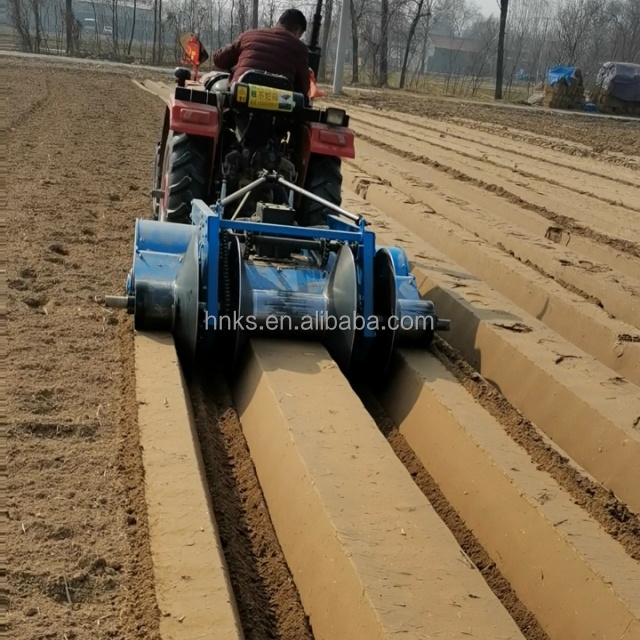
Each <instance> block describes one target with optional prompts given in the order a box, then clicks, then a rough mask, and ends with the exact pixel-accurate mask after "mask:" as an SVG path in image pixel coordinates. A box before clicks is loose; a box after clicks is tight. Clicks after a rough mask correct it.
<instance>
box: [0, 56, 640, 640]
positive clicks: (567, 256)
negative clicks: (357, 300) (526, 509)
mask: <svg viewBox="0 0 640 640" xmlns="http://www.w3.org/2000/svg"><path fill="white" fill-rule="evenodd" d="M6 77H7V86H8V87H9V90H8V92H7V97H6V104H7V113H8V135H7V137H6V140H7V158H8V159H9V160H8V162H7V200H8V208H7V239H8V242H7V256H8V259H7V269H6V281H7V287H8V289H7V291H8V303H7V330H6V332H7V341H8V354H7V392H8V402H7V407H8V417H9V420H8V423H9V439H8V455H7V463H8V478H9V480H8V489H9V491H8V493H9V496H8V505H7V510H8V538H7V540H8V547H7V548H8V568H9V569H8V583H9V590H10V608H9V619H8V627H7V631H8V633H9V637H11V638H15V639H16V640H27V639H29V640H45V639H47V640H85V639H86V640H89V639H90V640H103V639H107V638H118V639H123V640H124V639H126V640H129V639H136V638H139V639H141V640H143V639H144V640H147V639H148V640H152V639H154V638H159V634H158V619H159V615H160V613H159V611H158V609H157V605H156V601H155V594H154V584H153V572H152V563H151V556H150V549H149V541H148V530H147V521H146V509H145V497H144V472H143V468H142V457H141V451H140V445H139V440H138V427H137V422H136V409H137V401H136V395H135V379H134V368H133V330H132V323H131V319H130V317H129V316H125V315H124V314H123V313H118V312H117V311H113V310H110V309H107V308H105V307H104V305H103V301H104V296H105V295H109V294H121V293H122V292H123V288H124V284H125V280H126V276H127V272H128V270H129V268H130V266H131V252H132V242H133V230H134V220H135V219H136V218H137V217H149V215H150V201H149V197H148V190H149V188H150V185H151V174H152V161H153V148H154V143H155V140H156V137H157V135H158V132H159V127H160V125H161V119H162V103H161V102H160V100H159V99H158V98H157V97H154V96H153V95H151V94H149V93H147V92H144V91H142V90H140V89H139V88H137V87H136V86H135V85H134V84H133V82H131V79H132V78H136V79H139V80H142V79H144V78H153V77H155V78H157V79H160V78H163V79H164V80H166V81H169V82H170V77H169V78H167V76H166V74H160V73H157V74H156V73H155V72H154V73H151V72H148V71H143V70H135V69H117V68H113V67H112V68H107V67H95V68H94V67H87V66H85V65H82V66H81V65H70V64H66V63H65V64H62V63H60V62H57V63H49V62H46V61H40V60H26V59H25V60H19V61H17V60H14V61H13V62H12V64H11V65H7V70H6ZM25 78H28V79H29V82H25ZM347 102H348V103H349V104H350V105H351V106H350V113H351V117H352V125H353V128H354V130H355V132H356V134H357V137H358V141H357V149H356V152H357V157H356V159H355V160H354V161H353V162H350V163H345V165H344V175H345V183H344V184H345V187H346V188H347V189H352V190H353V191H357V192H358V194H359V195H360V196H361V198H363V199H364V200H366V201H368V202H369V203H372V205H373V206H375V207H377V208H378V213H377V214H376V215H375V216H373V217H372V219H373V221H374V226H375V228H376V229H385V228H391V227H390V225H391V222H393V223H400V224H402V225H405V227H406V228H407V229H410V230H411V232H412V233H414V234H417V236H416V237H417V238H418V240H416V239H415V238H414V240H412V242H413V243H414V245H415V246H414V249H416V246H417V249H416V250H417V251H419V250H422V253H420V254H419V255H421V256H426V258H425V259H427V258H428V257H429V255H431V254H430V253H429V252H431V251H433V247H435V248H436V249H437V250H438V251H440V252H442V254H441V255H445V256H447V259H450V260H452V261H453V263H458V264H460V265H462V267H463V268H464V269H468V270H469V271H470V272H471V273H473V274H475V275H474V276H473V278H477V280H478V282H483V283H486V284H487V285H489V286H490V287H492V288H493V291H494V292H495V291H497V292H499V293H500V294H502V295H504V296H506V297H507V298H508V299H510V300H511V301H512V302H513V303H514V304H516V305H519V307H520V308H521V309H523V310H524V311H526V313H529V314H530V315H531V316H532V317H535V318H536V319H537V320H539V321H541V322H543V323H545V324H546V326H547V327H549V328H550V329H551V330H552V331H553V332H555V333H554V334H553V336H554V340H555V339H557V341H558V344H560V343H561V344H562V345H563V347H562V348H563V349H565V350H564V351H562V350H560V351H557V350H556V343H555V342H554V341H549V340H547V341H546V342H545V339H541V340H540V343H541V344H540V346H539V352H540V353H542V354H544V357H546V358H547V359H548V360H549V362H552V363H554V365H557V366H560V365H562V367H565V368H566V369H565V370H566V372H567V373H566V378H567V380H569V381H570V380H572V379H573V376H574V375H578V373H579V374H580V375H582V372H583V371H591V370H592V369H589V368H588V367H590V366H592V365H593V363H596V364H598V363H604V364H605V365H606V367H609V368H610V369H607V370H606V371H607V372H608V373H607V375H610V378H609V379H608V380H606V381H605V382H602V381H596V380H593V381H587V382H585V388H592V389H593V390H594V393H596V391H597V392H598V393H600V391H601V388H602V387H603V385H608V386H606V389H607V390H609V389H610V395H611V397H618V398H619V399H620V402H621V403H624V402H625V400H624V399H625V398H631V397H632V396H633V392H634V390H636V391H637V389H638V386H640V367H639V366H638V362H640V357H639V356H640V338H639V337H638V334H639V333H640V320H639V319H638V318H639V316H638V315H637V312H636V310H637V308H638V307H637V306H634V305H637V304H638V302H639V301H640V261H639V259H638V256H640V127H639V126H638V125H637V124H636V123H626V122H622V121H615V120H595V119H591V118H586V117H581V116H578V115H574V116H571V115H569V116H558V115H554V114H552V113H540V112H535V113H534V112H530V113H529V112H527V111H523V110H513V109H507V108H494V107H490V106H486V105H474V106H470V105H468V104H462V103H456V102H454V101H447V100H437V99H430V98H423V97H420V98H417V97H414V96H409V95H404V94H400V93H398V92H385V94H384V96H380V95H379V94H374V93H371V94H364V93H362V94H360V95H359V96H358V97H357V98H355V97H351V98H349V99H348V100H347ZM382 108H387V109H390V110H392V111H393V113H389V114H388V115H386V116H383V114H382V113H381V111H380V110H381V109H382ZM349 197H351V196H349ZM364 200H359V201H358V202H360V205H359V206H362V207H363V211H365V212H366V207H365V205H367V202H364ZM353 202H356V200H355V199H353ZM396 240H397V241H398V243H402V242H403V238H402V236H401V234H400V233H398V237H397V238H396ZM451 264H452V263H449V267H446V265H445V266H442V267H440V266H437V267H436V270H437V269H440V271H441V272H442V273H443V274H445V275H446V277H451V280H450V283H452V284H450V285H448V286H450V287H451V289H453V288H456V290H457V291H459V292H460V295H461V296H463V295H464V294H465V291H467V292H468V291H469V290H470V289H469V287H470V286H471V285H470V283H469V282H468V281H467V280H468V279H471V277H467V276H463V275H461V274H460V273H458V271H457V270H456V269H455V268H454V267H453V266H451ZM500 265H502V266H500ZM503 267H504V268H503ZM467 295H469V294H468V293H467ZM482 298H483V296H482V295H480V294H478V295H477V296H476V297H475V298H474V297H473V296H471V297H470V298H469V300H470V302H469V305H470V306H472V305H477V306H478V307H479V308H481V307H482V306H483V304H490V303H487V302H486V301H485V302H483V299H482ZM539 303H540V305H542V307H541V308H539V306H538V304H539ZM465 304H466V303H465ZM496 308H497V307H496ZM510 328H511V329H513V330H514V331H517V330H519V329H517V328H515V329H514V327H510ZM521 329H522V333H523V335H526V334H527V333H528V332H530V331H531V328H530V327H521ZM443 337H444V338H445V340H446V338H447V336H446V334H444V336H443ZM561 341H565V342H561ZM549 342H552V344H550V345H549V344H548V343H549ZM569 347H570V348H569ZM574 347H575V352H574V350H573V348H574ZM558 349H560V347H558ZM579 350H581V351H579ZM578 351H579V353H578ZM434 353H435V355H436V356H437V357H438V358H440V359H441V360H442V362H444V363H445V364H446V365H447V367H448V368H449V369H450V370H451V371H452V372H453V373H454V374H455V377H456V378H457V380H458V382H459V383H460V384H461V385H462V386H464V387H465V388H466V389H467V390H468V391H469V393H470V394H471V395H472V396H473V397H474V399H475V401H476V402H477V404H478V406H482V407H484V408H485V409H486V410H487V411H489V412H490V413H491V415H493V416H494V417H495V418H496V420H498V422H499V423H500V424H501V425H502V426H503V427H504V429H505V431H506V432H507V433H508V434H509V436H510V437H511V438H512V439H513V440H515V441H516V442H517V443H518V444H519V445H520V446H521V447H522V448H523V449H524V450H526V451H527V453H528V455H529V456H530V458H531V459H532V460H534V462H535V463H536V465H538V470H539V471H541V472H544V473H545V474H548V475H549V476H550V477H551V478H553V479H554V480H555V481H556V482H557V483H558V485H559V486H560V487H562V490H563V491H565V492H566V493H567V494H569V495H570V496H571V500H572V501H573V502H574V503H575V504H577V505H579V507H580V508H581V509H582V510H583V511H584V515H585V518H586V517H590V518H592V519H593V520H595V521H596V522H597V523H598V524H599V526H600V527H601V528H602V530H603V531H604V532H606V535H607V536H609V537H610V538H612V539H613V540H616V541H617V542H618V543H619V544H620V546H621V547H622V548H623V549H624V553H625V554H626V555H627V557H629V558H631V559H632V561H633V562H636V563H637V562H638V561H640V521H639V520H638V517H637V515H636V514H634V513H633V512H632V511H631V510H630V509H629V508H628V507H627V506H626V505H625V504H624V503H623V502H622V501H621V500H620V499H618V498H616V497H615V496H614V495H613V493H612V492H610V491H608V490H607V489H605V487H604V486H603V485H601V484H599V483H597V482H595V481H594V480H593V479H591V478H588V477H587V476H586V474H585V473H583V472H582V470H580V469H579V468H576V466H575V465H573V464H572V462H571V461H570V459H569V456H565V455H564V454H563V452H562V451H558V450H557V449H556V448H554V447H552V446H551V445H550V444H549V442H548V441H547V440H546V439H543V438H542V437H541V435H540V433H539V432H538V430H537V427H536V426H535V424H534V423H535V420H533V419H532V418H531V416H530V415H528V414H529V413H531V412H533V411H534V408H530V407H527V408H525V409H522V411H520V410H518V411H516V409H515V408H514V406H513V405H512V404H510V402H511V399H510V398H508V397H507V392H505V395H503V394H502V391H501V390H500V388H499V387H498V386H497V385H493V384H490V383H488V382H487V381H479V377H478V376H477V374H476V373H475V371H474V369H473V368H472V366H479V365H478V363H475V362H472V363H471V364H470V363H468V362H466V361H465V360H464V358H463V356H462V355H461V354H460V353H459V352H457V351H455V350H453V349H451V348H450V347H448V346H446V345H445V344H444V343H443V344H441V345H440V346H439V347H436V348H435V349H434ZM593 366H595V365H593ZM599 371H600V370H599ZM576 372H578V373H576ZM562 382H563V381H562V379H561V378H560V383H562ZM212 385H213V386H216V387H217V388H218V387H219V388H220V391H219V392H215V393H214V392H212V391H211V389H212ZM191 393H192V400H193V402H194V404H195V417H196V423H197V428H198V432H199V436H200V441H201V444H202V447H203V458H204V467H205V470H206V475H207V480H208V483H209V490H210V493H211V495H212V496H213V497H214V498H215V500H214V511H215V515H216V519H217V522H218V526H219V529H220V534H221V539H222V544H223V549H224V552H225V556H226V560H227V563H228V565H229V568H230V572H231V580H230V581H231V584H232V586H233V589H234V593H235V596H236V598H237V601H238V606H239V610H240V614H241V617H242V621H243V627H244V631H245V634H246V637H247V640H258V639H262V638H267V637H268V638H277V639H279V640H303V639H306V640H309V639H310V638H313V629H312V627H311V625H310V624H309V620H308V619H307V617H306V615H305V611H304V608H303V607H302V604H301V600H300V597H299V594H298V593H297V591H296V588H295V585H294V583H293V581H292V577H291V573H290V571H289V569H288V567H287V562H286V559H285V557H284V555H283V554H282V550H281V549H280V547H279V544H278V539H277V535H276V533H275V531H274V529H273V525H272V523H271V521H270V517H269V511H268V508H267V505H266V503H265V501H264V497H263V495H262V492H261V489H260V485H259V482H258V479H257V475H256V471H255V469H254V468H253V464H252V460H251V457H250V455H249V451H248V449H247V446H246V442H245V441H244V438H243V435H242V429H241V426H240V424H239V421H238V418H237V415H236V414H235V412H234V409H233V406H232V403H231V401H230V399H229V394H228V392H227V390H226V388H225V387H224V384H223V383H222V382H221V379H220V378H217V379H215V380H213V381H211V380H209V381H206V382H204V383H203V381H202V380H198V381H197V382H196V383H194V384H193V385H192V388H191ZM625 393H626V394H627V395H625ZM617 394H619V395H617ZM637 397H640V394H636V395H635V399H634V402H635V400H636V399H637ZM362 399H363V402H364V404H365V405H366V406H367V409H368V410H369V412H370V413H371V415H372V416H373V417H374V418H375V420H376V422H377V423H378V426H379V428H380V429H381V430H382V431H383V433H384V434H385V435H386V436H387V439H388V441H389V443H390V445H391V446H392V448H393V450H394V451H395V453H396V455H397V456H398V457H399V458H400V459H401V460H402V462H403V463H404V464H405V467H406V468H407V470H408V471H409V473H410V474H411V476H412V477H413V478H414V480H415V482H416V484H417V485H418V486H419V487H420V489H421V490H422V491H423V493H424V494H425V495H426V496H427V498H429V500H430V501H431V502H432V504H433V505H434V507H435V508H436V511H437V512H438V514H439V515H440V517H441V518H442V519H443V520H444V521H445V523H446V524H447V526H448V527H449V529H450V530H451V531H452V532H453V533H454V535H455V537H456V539H457V541H458V543H459V544H460V546H461V547H462V549H464V551H465V553H467V554H468V555H469V557H471V558H472V560H473V562H475V563H476V565H477V566H478V568H479V569H480V571H481V572H482V574H483V575H484V577H485V580H486V581H487V583H488V584H489V586H490V587H491V589H492V590H493V591H494V593H495V594H496V595H497V597H498V598H499V599H500V600H501V601H502V602H503V604H504V605H505V607H506V608H507V610H508V611H509V613H510V614H511V615H512V616H513V617H514V619H515V620H516V621H517V623H518V625H519V626H520V628H521V630H522V631H523V633H524V635H525V637H526V638H528V639H529V640H541V639H543V638H547V637H550V636H547V634H546V632H545V631H544V629H543V628H542V625H541V624H540V623H539V621H538V620H537V619H536V617H535V615H534V613H533V612H532V611H531V610H530V609H529V608H527V606H525V605H524V604H523V603H522V602H521V601H520V600H519V599H518V597H517V595H516V594H515V591H514V589H513V588H512V587H511V585H510V584H509V583H508V582H507V581H506V579H505V578H504V576H503V575H502V574H501V572H500V571H499V569H498V567H497V565H498V564H499V562H498V561H496V558H495V557H491V556H490V554H488V553H487V551H486V550H485V549H484V548H483V547H482V545H481V544H480V543H479V542H478V540H477V539H476V537H475V535H474V532H473V530H472V529H471V528H470V527H469V526H468V525H467V524H466V523H465V522H463V521H462V519H461V518H460V517H459V515H458V514H457V513H456V511H455V509H454V508H453V507H452V505H451V504H450V503H449V502H448V501H447V498H446V497H445V496H444V495H443V493H442V492H441V490H440V488H439V487H438V485H437V483H436V482H435V481H434V479H433V478H432V477H431V476H430V475H429V470H428V469H425V468H424V467H422V466H421V464H420V463H419V462H418V461H417V458H416V456H415V455H414V453H413V452H412V451H411V449H410V447H409V445H408V444H407V442H406V441H405V440H404V439H403V437H402V436H401V435H400V434H399V432H398V431H397V430H396V429H395V427H394V425H393V424H392V423H390V422H389V419H388V417H386V416H385V414H384V411H383V410H382V409H381V407H379V406H378V405H377V403H376V400H375V398H374V397H373V396H372V395H371V394H370V393H369V392H368V391H367V390H364V391H362ZM516 400H517V399H516ZM516 400H514V402H515V401H516ZM629 406H630V405H629ZM634 406H635V405H634ZM626 409H628V407H624V406H622V405H621V409H620V412H621V415H622V414H623V413H624V411H625V410H626ZM624 415H625V416H626V415H627V414H626V413H624ZM625 419H626V418H625ZM637 426H638V423H637V421H636V423H632V424H631V426H630V425H627V424H626V423H625V425H624V429H627V432H628V433H629V434H630V436H629V437H630V438H631V439H633V438H635V437H636V435H635V434H636V432H637ZM621 428H622V427H621ZM554 640H555V639H554Z"/></svg>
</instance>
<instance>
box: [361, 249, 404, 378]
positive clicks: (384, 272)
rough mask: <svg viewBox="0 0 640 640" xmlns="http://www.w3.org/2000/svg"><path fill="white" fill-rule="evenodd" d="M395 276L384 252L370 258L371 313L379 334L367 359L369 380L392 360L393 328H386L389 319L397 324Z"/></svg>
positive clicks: (384, 250) (379, 374)
mask: <svg viewBox="0 0 640 640" xmlns="http://www.w3.org/2000/svg"><path fill="white" fill-rule="evenodd" d="M397 300H398V295H397V289H396V273H395V268H394V266H393V260H392V259H391V255H390V254H389V252H388V251H387V250H386V249H379V250H378V251H377V252H376V255H375V258H374V259H373V313H374V315H376V316H377V317H378V331H377V334H376V337H375V338H374V339H373V344H372V346H371V350H370V352H369V354H368V358H367V361H368V362H367V367H366V374H367V376H368V377H370V378H376V377H378V376H382V375H383V374H384V373H385V372H386V370H387V368H388V366H389V362H390V361H391V354H392V353H393V347H394V343H395V335H396V332H395V325H392V326H389V319H390V318H392V317H393V318H394V321H395V322H397V321H398V318H397V315H398V314H397V308H398V306H397Z"/></svg>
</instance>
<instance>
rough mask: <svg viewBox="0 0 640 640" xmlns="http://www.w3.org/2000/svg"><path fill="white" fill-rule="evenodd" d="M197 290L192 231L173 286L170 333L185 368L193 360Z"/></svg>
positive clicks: (192, 363) (197, 275)
mask: <svg viewBox="0 0 640 640" xmlns="http://www.w3.org/2000/svg"><path fill="white" fill-rule="evenodd" d="M199 291H200V278H199V268H198V239H197V236H196V234H195V233H194V234H193V236H192V238H191V241H190V242H189V246H188V247H187V250H186V251H185V253H184V258H183V262H182V267H181V268H180V271H178V275H177V276H176V281H175V288H174V298H175V303H176V304H175V319H174V325H173V335H174V337H175V341H176V349H177V350H178V355H179V356H180V359H181V360H182V363H183V366H184V367H185V369H187V370H191V368H192V367H193V365H194V362H195V355H196V343H197V340H198V298H199Z"/></svg>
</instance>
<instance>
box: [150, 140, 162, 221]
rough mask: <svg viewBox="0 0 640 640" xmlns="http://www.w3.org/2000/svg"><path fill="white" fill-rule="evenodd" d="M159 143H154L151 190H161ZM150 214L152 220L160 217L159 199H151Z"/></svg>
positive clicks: (153, 197)
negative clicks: (154, 152)
mask: <svg viewBox="0 0 640 640" xmlns="http://www.w3.org/2000/svg"><path fill="white" fill-rule="evenodd" d="M160 145H161V143H160V142H156V155H155V157H154V159H153V189H161V188H162V165H161V163H160ZM151 212H152V214H153V219H154V220H157V219H158V216H159V215H160V198H157V197H155V196H152V197H151Z"/></svg>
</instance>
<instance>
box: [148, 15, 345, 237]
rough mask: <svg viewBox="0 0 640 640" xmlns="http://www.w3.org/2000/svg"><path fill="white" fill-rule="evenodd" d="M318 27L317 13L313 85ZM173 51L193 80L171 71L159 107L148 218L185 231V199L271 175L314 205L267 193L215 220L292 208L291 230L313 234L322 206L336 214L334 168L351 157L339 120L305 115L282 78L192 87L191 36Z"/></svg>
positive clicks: (211, 79) (210, 80)
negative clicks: (259, 206)
mask: <svg viewBox="0 0 640 640" xmlns="http://www.w3.org/2000/svg"><path fill="white" fill-rule="evenodd" d="M318 4H319V5H320V3H318ZM319 23H320V20H319V13H318V11H317V12H316V16H315V18H314V25H313V27H314V28H313V31H312V35H311V45H310V51H311V56H310V65H311V71H312V72H313V74H314V75H313V77H314V78H315V73H317V67H318V62H319V49H318V47H317V40H318V34H319ZM182 45H183V49H184V50H185V53H186V56H187V58H186V59H185V60H184V62H188V63H190V64H192V65H193V66H194V69H195V74H194V79H193V80H192V73H191V71H190V70H189V69H187V68H185V67H178V68H177V69H176V70H175V78H176V84H177V86H176V88H175V90H174V92H173V95H171V96H170V97H169V99H168V101H167V107H166V110H165V116H164V124H163V127H162V136H161V139H160V141H159V142H158V143H157V149H156V158H155V176H154V188H153V191H152V197H153V213H154V217H155V218H156V219H158V220H161V221H168V222H177V223H186V224H190V223H191V218H190V213H191V202H192V201H193V200H194V199H198V200H203V201H205V202H206V203H208V204H212V203H216V202H218V201H219V200H220V199H222V198H224V197H225V195H228V194H230V193H236V192H237V191H238V190H240V189H243V188H244V187H247V186H248V185H250V184H251V183H253V182H255V181H256V180H257V179H258V178H259V176H260V175H263V174H264V172H265V171H271V172H277V173H278V174H279V175H281V176H282V177H283V178H285V179H286V180H287V181H288V182H290V183H293V184H295V185H296V186H297V187H300V188H301V189H303V190H304V191H306V192H308V193H309V194H312V196H315V198H310V197H306V196H303V194H302V193H300V192H297V193H296V196H295V198H294V201H293V202H291V199H292V198H291V195H287V193H288V192H287V190H285V189H283V188H282V187H281V186H279V185H277V184H270V183H267V184H265V185H263V186H262V187H260V188H258V189H256V188H252V189H250V190H249V191H247V193H246V196H245V197H244V198H243V199H242V201H241V202H240V204H239V205H238V207H237V209H236V210H235V212H232V213H230V214H225V215H230V216H231V215H232V216H233V217H237V216H240V217H243V216H245V215H251V212H252V211H254V210H255V207H256V203H257V202H270V203H273V204H275V205H277V204H283V205H285V204H286V205H288V206H291V207H293V208H294V209H295V211H296V223H297V224H299V225H301V226H316V225H323V224H324V214H325V212H326V211H327V207H326V206H325V205H324V204H323V202H322V201H324V202H328V203H331V204H333V205H338V206H339V205H340V204H341V188H342V175H341V160H342V158H353V157H354V156H355V151H354V135H353V132H352V131H351V130H350V129H349V128H348V123H349V117H348V115H347V114H346V112H345V111H344V110H342V109H337V108H326V109H319V108H315V107H313V97H314V96H313V95H311V96H303V95H302V94H299V93H296V92H294V91H293V87H292V85H291V83H290V82H289V80H288V79H287V78H285V77H283V76H279V75H273V74H269V73H265V72H261V71H250V72H247V73H245V74H244V75H243V76H242V77H239V78H234V79H233V81H232V82H231V83H229V77H230V74H229V73H223V72H219V73H210V74H207V75H206V76H203V78H202V79H200V80H198V77H197V67H198V65H199V64H201V63H202V62H203V61H204V60H205V59H207V53H206V51H204V49H203V47H202V45H201V44H200V42H199V40H198V39H197V37H195V36H194V35H193V34H187V36H185V38H184V39H183V41H182ZM315 92H316V88H315V82H314V83H312V90H311V93H312V94H315Z"/></svg>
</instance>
